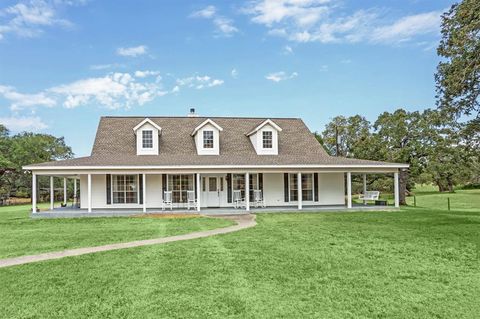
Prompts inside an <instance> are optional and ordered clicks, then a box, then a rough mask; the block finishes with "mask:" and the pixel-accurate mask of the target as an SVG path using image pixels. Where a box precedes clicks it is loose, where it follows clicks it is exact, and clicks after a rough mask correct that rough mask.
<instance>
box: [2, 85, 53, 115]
mask: <svg viewBox="0 0 480 319" xmlns="http://www.w3.org/2000/svg"><path fill="white" fill-rule="evenodd" d="M0 96H2V97H3V98H5V99H6V100H9V101H10V103H11V104H10V108H11V109H12V110H19V109H22V108H26V107H31V106H47V107H52V106H54V105H55V104H56V101H55V100H54V99H52V98H51V97H49V96H48V95H47V94H45V93H43V92H41V93H37V94H23V93H19V92H17V91H16V89H15V88H14V87H11V86H5V85H0Z"/></svg>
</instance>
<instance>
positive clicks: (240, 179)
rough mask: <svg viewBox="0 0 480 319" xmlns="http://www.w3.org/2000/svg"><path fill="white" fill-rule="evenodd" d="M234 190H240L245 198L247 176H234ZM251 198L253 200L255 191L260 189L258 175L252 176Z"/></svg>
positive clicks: (250, 185) (250, 184)
mask: <svg viewBox="0 0 480 319" xmlns="http://www.w3.org/2000/svg"><path fill="white" fill-rule="evenodd" d="M232 177H233V183H232V188H233V190H240V191H241V194H242V195H241V196H242V198H244V197H245V174H233V176H232ZM249 188H250V189H249V194H250V198H252V199H253V190H255V189H258V174H250V183H249Z"/></svg>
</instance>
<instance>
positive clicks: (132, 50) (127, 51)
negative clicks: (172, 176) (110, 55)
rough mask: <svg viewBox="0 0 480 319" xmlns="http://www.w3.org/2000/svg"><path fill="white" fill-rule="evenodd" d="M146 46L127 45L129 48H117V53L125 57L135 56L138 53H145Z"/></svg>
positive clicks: (138, 54)
mask: <svg viewBox="0 0 480 319" xmlns="http://www.w3.org/2000/svg"><path fill="white" fill-rule="evenodd" d="M147 50H148V47H147V46H146V45H139V46H136V47H129V48H118V49H117V54H118V55H121V56H127V57H134V58H135V57H137V56H140V55H144V54H146V53H147Z"/></svg>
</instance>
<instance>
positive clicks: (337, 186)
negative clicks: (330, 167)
mask: <svg viewBox="0 0 480 319" xmlns="http://www.w3.org/2000/svg"><path fill="white" fill-rule="evenodd" d="M318 180H319V181H318V190H319V194H318V196H319V198H318V204H320V205H345V182H344V174H343V173H321V174H318Z"/></svg>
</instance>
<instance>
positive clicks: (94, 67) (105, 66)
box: [90, 63, 125, 70]
mask: <svg viewBox="0 0 480 319" xmlns="http://www.w3.org/2000/svg"><path fill="white" fill-rule="evenodd" d="M123 67H125V65H124V64H119V63H110V64H94V65H91V66H90V69H91V70H106V69H113V68H123Z"/></svg>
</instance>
